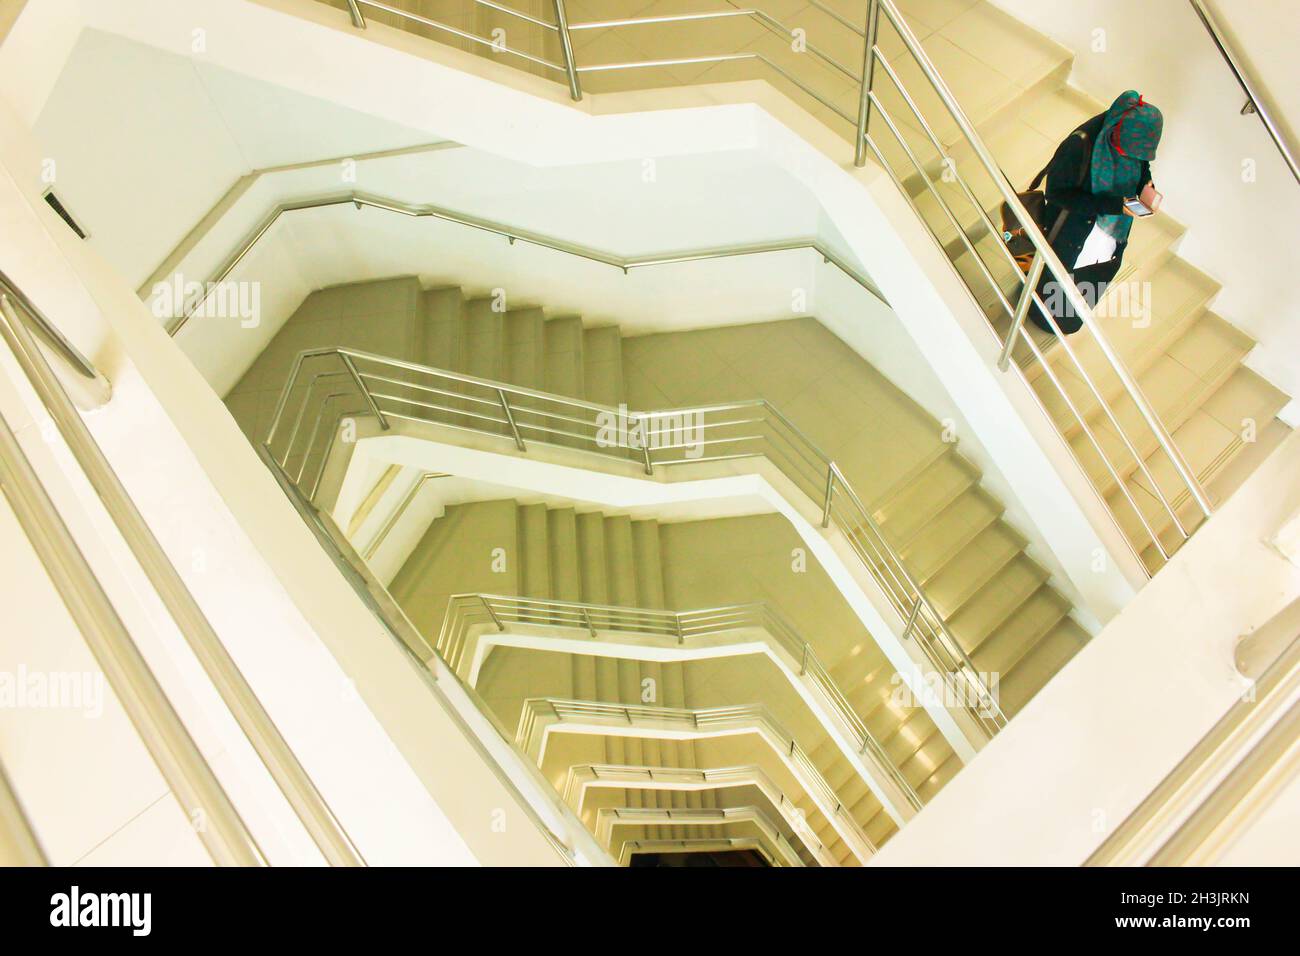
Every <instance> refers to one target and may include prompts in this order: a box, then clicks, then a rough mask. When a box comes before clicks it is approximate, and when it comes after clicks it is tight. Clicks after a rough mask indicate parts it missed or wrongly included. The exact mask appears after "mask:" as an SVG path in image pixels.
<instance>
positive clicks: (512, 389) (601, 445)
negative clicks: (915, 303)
mask: <svg viewBox="0 0 1300 956" xmlns="http://www.w3.org/2000/svg"><path fill="white" fill-rule="evenodd" d="M331 358H333V359H334V360H340V361H343V360H346V361H349V362H351V363H352V365H353V366H354V367H359V368H360V371H359V372H358V373H357V374H356V375H355V376H353V375H352V374H351V373H350V372H348V371H344V370H342V369H335V370H332V371H331V370H330V369H331V366H330V365H328V364H327V365H325V366H323V368H324V370H323V371H322V370H321V369H322V366H321V362H320V360H321V359H325V360H327V361H328V360H330V359H331ZM308 366H316V370H315V371H311V370H309V369H308ZM385 372H387V374H385ZM339 379H345V380H347V381H348V382H349V383H350V384H351V385H352V388H351V389H345V390H343V391H338V390H335V388H336V387H335V386H334V385H332V384H328V385H326V384H324V383H333V382H336V381H338V380H339ZM322 385H324V387H325V388H327V389H329V390H328V391H326V392H325V394H324V396H323V398H322V397H321V396H320V395H319V394H318V392H319V391H320V388H321V387H322ZM379 389H383V391H380V390H379ZM291 396H296V402H297V406H296V411H295V412H292V413H290V412H289V408H288V403H289V399H290V397H291ZM339 400H352V401H353V402H354V404H351V405H340V404H337V403H338V402H339ZM317 401H319V405H318V406H315V407H314V410H315V417H314V420H313V421H312V423H311V424H310V426H308V425H307V419H308V413H309V409H310V408H313V406H314V403H316V402H317ZM374 408H382V409H383V411H382V414H381V416H380V417H379V418H378V421H379V424H380V427H381V428H384V429H387V428H388V427H389V423H390V422H392V421H400V422H412V423H417V424H439V425H444V426H447V427H451V428H454V429H459V430H468V431H474V432H478V433H480V434H483V433H486V434H491V435H497V436H502V437H509V438H512V439H513V437H514V436H513V434H512V431H514V430H519V431H523V432H526V433H527V435H528V446H529V447H531V446H532V445H533V444H545V445H558V446H561V447H568V448H577V449H580V450H583V451H586V452H591V453H595V454H599V455H603V456H606V457H612V458H615V459H618V460H621V461H636V462H638V463H641V464H642V466H643V468H644V470H645V471H646V472H647V473H648V474H653V472H654V469H655V468H656V467H660V466H669V467H670V466H680V465H684V464H691V463H695V462H705V461H720V460H733V459H741V458H753V457H765V458H767V459H768V460H769V461H771V462H773V464H775V465H776V466H777V467H778V468H779V469H780V470H781V472H782V473H783V474H784V475H785V476H786V478H788V479H789V480H790V481H791V482H792V483H793V484H794V486H795V487H796V488H797V489H798V490H800V491H802V492H803V493H804V494H805V495H807V496H808V497H809V498H810V499H811V500H812V501H814V502H816V503H817V504H818V505H819V506H820V507H821V508H822V525H823V527H829V526H830V524H831V523H832V522H833V523H834V524H835V525H836V526H837V528H838V530H839V531H840V532H841V533H842V534H843V535H844V537H845V539H846V542H847V543H848V544H849V546H850V547H851V548H852V549H853V551H854V553H855V554H856V555H857V557H858V558H859V559H860V560H861V561H862V563H863V565H864V566H865V568H866V569H867V570H868V571H869V573H870V574H871V575H872V577H873V578H874V579H875V580H876V582H877V583H878V584H879V585H880V587H881V588H882V590H883V591H884V593H885V595H886V597H887V598H888V600H889V601H890V603H891V604H892V605H893V607H894V608H895V610H896V611H897V612H898V613H899V615H900V617H901V618H902V619H903V620H905V621H907V622H908V623H907V628H906V630H905V631H904V633H903V635H902V637H903V640H905V641H906V640H909V639H911V640H915V641H916V642H917V645H918V647H919V648H920V650H921V651H922V652H923V653H924V655H925V656H926V658H927V659H928V660H929V661H930V663H931V664H932V665H933V666H934V667H935V668H936V670H938V671H939V672H940V673H941V674H942V675H943V677H944V680H945V681H946V682H947V683H948V685H949V687H950V689H951V691H952V693H953V695H954V697H955V699H957V700H959V701H962V702H963V704H962V706H963V707H964V708H965V709H966V710H967V711H968V712H969V713H970V714H971V716H972V717H973V719H974V720H975V721H976V722H977V723H978V724H979V725H980V726H981V727H982V729H983V730H984V732H985V733H986V734H988V735H989V736H992V735H993V734H994V733H996V731H997V730H998V729H999V728H1001V727H1002V726H1004V725H1005V723H1006V716H1005V714H1003V712H1002V710H1001V708H1000V707H999V705H998V703H997V698H996V694H995V693H994V692H993V691H992V690H991V689H990V688H989V687H988V686H987V685H986V684H985V681H984V679H983V677H982V676H981V675H980V673H979V672H978V671H977V670H976V668H975V665H974V663H973V662H972V661H971V660H970V657H969V656H968V655H967V653H966V651H965V650H964V649H963V648H962V647H961V644H960V643H959V642H958V641H957V639H956V638H955V637H954V636H953V635H952V633H951V632H950V631H949V630H948V627H947V625H946V624H945V622H944V620H943V617H942V616H941V615H940V614H939V613H938V611H937V610H936V609H935V608H934V606H933V604H931V602H930V600H929V599H928V598H927V597H926V595H925V592H924V591H923V590H922V588H921V586H920V585H919V584H918V582H917V581H916V579H915V578H914V577H913V576H912V574H911V572H910V571H909V570H908V569H907V567H906V566H905V565H904V564H903V561H902V558H901V557H900V556H899V555H898V553H897V552H896V551H895V549H894V548H893V546H892V545H890V544H889V542H888V541H887V540H886V539H885V537H884V534H883V532H882V531H881V530H880V528H879V526H878V525H877V524H876V521H875V519H874V518H873V516H872V513H871V511H870V509H868V508H867V507H866V505H865V504H863V502H862V501H861V499H860V498H859V497H858V496H857V494H856V492H855V491H854V489H853V487H852V485H851V484H850V483H849V482H848V480H847V479H846V478H845V477H844V474H843V472H841V471H840V469H839V466H838V465H837V464H836V463H835V462H834V461H833V460H832V459H831V458H830V457H829V456H827V455H826V454H825V453H824V452H823V451H821V449H820V448H818V446H816V445H815V444H814V443H813V442H812V441H811V440H810V439H809V438H808V437H807V436H806V435H805V434H804V433H803V432H802V431H801V430H800V429H799V428H798V427H797V426H796V425H795V424H794V423H793V422H791V421H790V420H789V419H788V418H787V417H786V416H785V415H783V414H782V413H781V411H780V410H779V409H777V408H776V407H775V406H774V405H772V404H771V403H770V402H768V401H766V400H764V399H753V400H748V401H742V402H730V403H722V404H716V405H709V406H696V407H692V408H679V409H672V410H668V411H647V412H642V411H637V412H630V411H628V409H627V408H626V407H622V408H614V407H612V406H606V405H600V404H597V403H594V402H587V401H583V400H581V399H575V398H569V397H566V396H562V395H555V394H551V393H547V392H542V391H538V390H536V389H530V388H524V387H522V386H517V385H511V384H508V383H505V382H496V381H491V380H488V379H483V378H478V377H476V376H472V375H465V374H462V373H459V372H452V371H448V370H445V369H437V368H432V367H430V366H425V365H419V364H417V363H414V362H406V361H402V360H398V359H391V358H385V357H383V356H378V355H374V354H371V353H368V352H361V351H358V350H355V349H346V348H328V349H309V350H307V351H304V352H302V353H300V354H299V355H298V357H297V358H296V359H295V361H294V363H293V367H292V369H291V371H290V375H289V378H288V380H287V381H286V382H285V386H284V389H283V390H282V391H281V393H280V398H279V401H278V402H277V405H276V409H275V414H274V416H273V418H272V422H271V427H270V430H269V433H268V435H267V438H266V441H265V442H264V447H266V448H267V449H268V454H269V455H270V456H271V457H272V458H273V459H274V460H275V461H276V463H277V466H278V467H280V468H282V469H284V471H285V473H286V474H287V475H288V476H289V477H290V480H292V481H293V482H295V483H296V484H299V485H302V486H304V488H305V489H306V490H304V495H305V497H306V498H307V499H308V500H309V501H310V500H312V499H314V498H315V497H316V495H317V492H318V491H319V489H320V486H321V483H322V481H323V479H324V476H325V472H326V465H327V463H328V461H329V457H330V451H331V449H332V448H333V446H334V442H335V440H336V439H337V437H338V431H339V430H338V428H337V427H331V424H332V425H337V423H338V421H340V420H341V419H342V418H344V417H346V416H365V415H373V410H372V409H374ZM503 408H505V409H510V410H511V411H512V415H511V416H506V415H503V414H502V410H503ZM336 413H337V414H336ZM328 416H333V422H332V423H331V424H327V417H328ZM511 418H514V419H516V429H512V428H511V421H510V419H511ZM290 419H291V421H290ZM684 421H695V422H698V429H699V432H700V435H699V436H698V438H697V439H692V440H690V441H684V440H682V439H681V438H680V437H678V435H679V433H680V430H681V423H682V422H684ZM616 423H622V424H623V425H626V426H628V427H627V428H625V429H619V428H614V425H615V424H616ZM611 428H613V433H612V434H606V432H607V431H609V430H610V429H611ZM623 432H626V433H623ZM304 435H305V436H306V441H305V443H304V442H302V441H301V440H300V439H301V437H302V436H304ZM322 442H323V443H324V444H323V445H322ZM517 445H518V442H516V446H517ZM525 451H526V449H525Z"/></svg>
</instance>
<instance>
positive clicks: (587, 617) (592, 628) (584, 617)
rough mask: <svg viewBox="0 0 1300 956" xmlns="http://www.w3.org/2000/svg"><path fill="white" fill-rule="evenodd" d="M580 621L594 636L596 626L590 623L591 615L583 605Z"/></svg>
mask: <svg viewBox="0 0 1300 956" xmlns="http://www.w3.org/2000/svg"><path fill="white" fill-rule="evenodd" d="M582 623H584V624H586V625H587V631H588V632H589V633H590V634H591V636H592V637H595V636H596V626H595V625H594V624H592V623H591V615H590V614H588V613H587V609H586V608H585V607H584V608H583V609H582Z"/></svg>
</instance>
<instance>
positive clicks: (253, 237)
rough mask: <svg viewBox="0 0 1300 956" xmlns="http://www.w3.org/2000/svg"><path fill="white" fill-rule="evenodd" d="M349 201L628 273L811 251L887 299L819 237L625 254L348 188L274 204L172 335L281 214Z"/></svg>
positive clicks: (178, 319)
mask: <svg viewBox="0 0 1300 956" xmlns="http://www.w3.org/2000/svg"><path fill="white" fill-rule="evenodd" d="M347 205H351V206H355V207H356V208H357V209H358V210H360V209H362V208H369V209H379V210H382V211H384V212H393V213H398V214H400V215H403V216H409V217H411V218H413V219H423V218H428V219H438V220H441V221H442V222H449V223H453V224H455V225H459V226H466V227H468V228H471V229H478V230H480V231H482V232H490V233H493V234H494V235H498V236H500V237H502V238H503V239H506V240H508V241H509V242H510V244H511V245H514V244H515V243H516V242H524V243H527V244H528V245H532V246H540V247H542V248H544V249H550V250H552V251H554V252H562V253H564V254H566V255H571V256H576V257H578V258H580V259H586V260H588V261H590V262H598V263H600V264H601V265H606V266H611V267H613V268H615V269H621V270H622V271H623V273H624V274H627V273H629V272H631V271H632V270H633V269H645V268H649V267H650V266H664V265H680V264H683V263H687V262H702V261H705V260H710V259H734V258H738V257H741V256H752V255H764V254H768V253H777V252H798V251H802V250H809V251H811V252H814V253H816V254H817V255H819V256H821V257H822V260H823V261H824V262H825V263H827V264H829V265H833V266H835V267H836V268H837V269H839V270H840V271H841V272H843V273H844V274H845V275H846V276H847V277H848V278H850V279H852V280H853V281H854V282H856V283H857V284H858V285H860V286H862V288H864V289H865V290H867V292H869V293H871V295H873V296H875V297H876V298H877V299H879V300H880V301H881V302H884V296H883V295H881V292H880V290H879V289H878V288H876V285H875V283H873V282H872V281H871V279H870V278H869V277H868V276H867V274H866V273H865V272H863V271H862V270H861V269H858V268H856V267H854V266H853V265H851V264H850V263H849V262H847V261H846V260H845V259H844V258H843V257H842V256H841V255H839V253H837V252H835V251H834V250H832V249H830V248H829V247H827V246H826V245H825V244H824V243H822V241H821V240H820V239H782V240H776V241H772V242H756V243H740V244H736V245H731V246H717V247H709V248H705V249H691V250H685V251H678V252H664V253H654V254H651V255H642V256H620V255H618V254H616V253H613V252H607V251H605V250H602V249H597V248H595V247H593V246H586V245H582V244H580V243H574V242H569V241H567V240H564V239H560V238H558V237H555V236H549V235H546V234H544V233H540V232H534V231H532V230H528V229H520V228H516V227H514V226H510V225H508V224H506V223H501V222H496V221H494V220H491V219H485V218H482V217H480V216H474V215H471V214H469V213H462V212H457V211H456V210H453V209H447V208H445V207H442V206H435V205H431V204H420V205H417V204H413V203H406V202H402V201H401V200H397V199H387V198H384V197H382V196H375V195H373V194H369V193H360V192H348V193H337V194H333V195H330V196H320V197H313V198H310V199H301V200H295V201H292V202H287V203H280V204H279V205H277V206H275V207H274V208H273V209H272V210H271V211H270V212H269V213H268V214H267V215H266V216H265V217H264V218H263V219H262V220H261V222H260V223H259V224H258V225H257V227H256V228H255V229H254V230H253V231H252V232H250V233H249V234H248V235H247V236H245V237H244V239H243V241H242V242H240V243H239V245H238V246H236V247H235V249H234V251H233V252H231V254H230V255H229V256H228V257H227V258H226V259H225V260H224V262H223V263H222V265H221V266H220V268H219V269H218V270H217V272H216V273H215V274H213V275H212V277H211V278H209V279H208V281H207V282H206V283H204V286H203V291H202V292H201V293H200V294H199V295H197V296H195V297H193V298H192V299H191V300H190V301H189V302H188V303H185V304H184V305H183V307H182V311H181V314H180V315H179V316H174V317H173V318H172V320H171V321H170V322H169V323H168V325H167V332H168V334H169V335H173V336H174V335H176V333H178V332H179V331H180V330H181V329H182V328H183V327H184V326H185V324H186V323H187V322H188V321H189V320H190V318H191V317H192V316H193V315H194V313H195V312H197V311H198V309H199V307H200V306H202V305H203V303H204V302H206V301H207V300H208V298H209V297H210V296H211V295H212V292H213V289H214V288H215V287H217V286H219V285H220V284H221V283H223V282H225V281H226V280H227V279H228V278H230V276H231V274H232V273H233V272H234V271H235V268H236V267H237V266H238V265H239V264H240V263H241V262H242V261H244V259H245V258H247V256H248V254H249V253H250V252H252V250H253V248H254V247H255V246H256V245H257V243H258V242H259V241H260V240H261V239H262V238H263V237H264V236H265V235H266V234H267V233H268V232H269V231H270V229H271V227H272V226H274V225H275V223H276V222H277V221H278V220H279V218H280V217H281V216H282V215H284V214H285V213H287V212H301V211H303V210H307V209H323V208H327V207H330V206H347Z"/></svg>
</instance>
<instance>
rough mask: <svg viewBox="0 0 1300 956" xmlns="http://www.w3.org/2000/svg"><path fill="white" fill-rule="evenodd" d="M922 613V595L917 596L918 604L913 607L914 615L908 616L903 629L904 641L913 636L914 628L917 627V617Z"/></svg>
mask: <svg viewBox="0 0 1300 956" xmlns="http://www.w3.org/2000/svg"><path fill="white" fill-rule="evenodd" d="M920 613H921V595H920V594H917V595H916V603H915V604H913V605H912V613H911V614H909V615H907V624H906V625H905V626H904V627H903V640H907V639H908V638H909V637H911V635H912V628H913V627H915V626H916V618H917V615H919V614H920Z"/></svg>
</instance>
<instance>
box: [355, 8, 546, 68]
mask: <svg viewBox="0 0 1300 956" xmlns="http://www.w3.org/2000/svg"><path fill="white" fill-rule="evenodd" d="M472 2H473V3H476V4H478V5H479V6H481V7H489V8H491V9H493V10H496V11H498V12H499V13H505V14H509V15H510V16H514V17H518V18H519V19H521V20H526V21H527V22H529V23H531V24H533V25H535V26H540V27H544V28H546V29H548V30H555V29H557V27H556V25H555V24H553V23H547V22H546V21H545V20H541V19H538V18H537V17H533V16H531V15H529V14H527V13H524V12H523V11H521V10H515V9H513V8H511V7H507V6H506V5H504V4H501V3H493V2H490V0H472ZM362 6H367V7H373V8H374V9H376V10H380V11H382V12H384V13H388V14H391V15H393V16H395V17H399V18H401V19H403V20H410V21H411V22H412V23H418V24H420V25H422V26H426V27H429V28H431V29H434V30H440V31H442V32H443V33H450V34H451V35H452V36H455V37H459V38H460V39H462V40H468V41H469V42H470V43H477V44H479V45H480V46H486V47H489V48H491V50H492V51H493V52H494V53H509V54H511V55H512V56H517V57H519V58H520V59H521V60H527V61H528V62H529V63H532V64H534V65H536V66H544V67H547V68H549V69H552V70H555V71H557V72H560V73H563V72H565V69H564V66H563V65H562V64H559V63H552V62H551V61H550V60H547V59H543V58H542V57H538V56H533V55H532V54H531V53H525V52H524V51H523V50H516V49H513V48H511V47H508V46H506V44H505V42H504V41H498V40H490V39H488V38H487V37H481V36H479V35H478V34H477V33H470V32H468V31H466V30H462V29H460V28H459V27H454V26H452V25H451V24H449V23H443V22H442V21H441V20H434V19H433V18H432V17H425V16H421V15H420V14H418V13H412V12H411V11H409V10H403V9H401V8H400V7H393V6H389V5H388V4H387V3H380V2H379V0H348V12H349V14H350V15H351V17H352V25H353V26H355V27H357V28H358V29H361V30H364V29H366V18H365V15H364V14H363V13H362V12H361V7H362Z"/></svg>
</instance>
